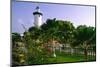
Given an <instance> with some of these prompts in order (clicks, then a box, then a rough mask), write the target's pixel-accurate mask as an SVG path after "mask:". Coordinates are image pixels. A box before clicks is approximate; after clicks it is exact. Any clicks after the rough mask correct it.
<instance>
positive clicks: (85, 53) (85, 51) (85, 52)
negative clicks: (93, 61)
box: [84, 48, 88, 61]
mask: <svg viewBox="0 0 100 67" xmlns="http://www.w3.org/2000/svg"><path fill="white" fill-rule="evenodd" d="M87 53H88V52H87V49H86V48H85V49H84V56H85V60H86V61H87V60H88V59H87Z"/></svg>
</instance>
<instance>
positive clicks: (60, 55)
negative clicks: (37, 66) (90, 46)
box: [46, 51, 95, 63]
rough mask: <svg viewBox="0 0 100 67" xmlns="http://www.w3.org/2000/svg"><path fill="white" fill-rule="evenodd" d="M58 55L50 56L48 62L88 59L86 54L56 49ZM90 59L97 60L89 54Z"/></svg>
mask: <svg viewBox="0 0 100 67" xmlns="http://www.w3.org/2000/svg"><path fill="white" fill-rule="evenodd" d="M56 55H57V57H50V58H48V62H46V63H65V62H66V63H67V62H68V63H69V62H82V61H83V62H84V61H86V60H85V58H84V55H77V56H76V55H70V54H67V53H64V52H61V53H60V52H58V51H56ZM88 61H95V57H92V59H90V56H88Z"/></svg>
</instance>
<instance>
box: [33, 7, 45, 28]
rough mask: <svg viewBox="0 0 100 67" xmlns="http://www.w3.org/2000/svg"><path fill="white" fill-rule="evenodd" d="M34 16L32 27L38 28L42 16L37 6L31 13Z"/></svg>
mask: <svg viewBox="0 0 100 67" xmlns="http://www.w3.org/2000/svg"><path fill="white" fill-rule="evenodd" d="M33 15H34V25H35V27H40V26H41V25H42V16H43V14H42V13H41V12H40V8H39V6H37V7H36V8H35V12H33Z"/></svg>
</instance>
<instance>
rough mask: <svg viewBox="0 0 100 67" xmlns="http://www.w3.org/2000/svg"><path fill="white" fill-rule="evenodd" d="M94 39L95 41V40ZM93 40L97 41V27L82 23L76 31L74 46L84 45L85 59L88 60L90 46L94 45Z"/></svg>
mask: <svg viewBox="0 0 100 67" xmlns="http://www.w3.org/2000/svg"><path fill="white" fill-rule="evenodd" d="M93 40H94V41H93ZM92 41H93V42H94V43H95V28H94V27H87V26H86V25H80V26H78V27H77V29H76V30H75V31H74V40H73V42H72V46H74V47H75V46H79V45H80V46H82V48H83V49H84V55H85V59H86V61H87V54H88V52H87V51H88V48H89V47H90V46H92V44H93V43H92Z"/></svg>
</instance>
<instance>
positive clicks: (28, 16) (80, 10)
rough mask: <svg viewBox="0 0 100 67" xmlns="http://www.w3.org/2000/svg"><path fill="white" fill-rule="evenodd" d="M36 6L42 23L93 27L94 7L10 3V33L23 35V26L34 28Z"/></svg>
mask: <svg viewBox="0 0 100 67" xmlns="http://www.w3.org/2000/svg"><path fill="white" fill-rule="evenodd" d="M36 6H39V7H40V10H41V12H42V13H43V22H45V21H46V20H47V19H48V18H51V19H53V18H56V19H58V20H68V21H71V22H72V23H73V24H74V26H78V25H87V26H95V7H94V6H79V5H68V4H66V5H65V4H47V3H34V2H16V1H12V32H18V33H23V32H24V31H25V30H24V29H23V27H22V25H21V24H23V25H24V26H25V27H26V28H27V29H28V28H29V27H31V26H34V24H33V22H34V16H33V12H34V10H35V8H36Z"/></svg>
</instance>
